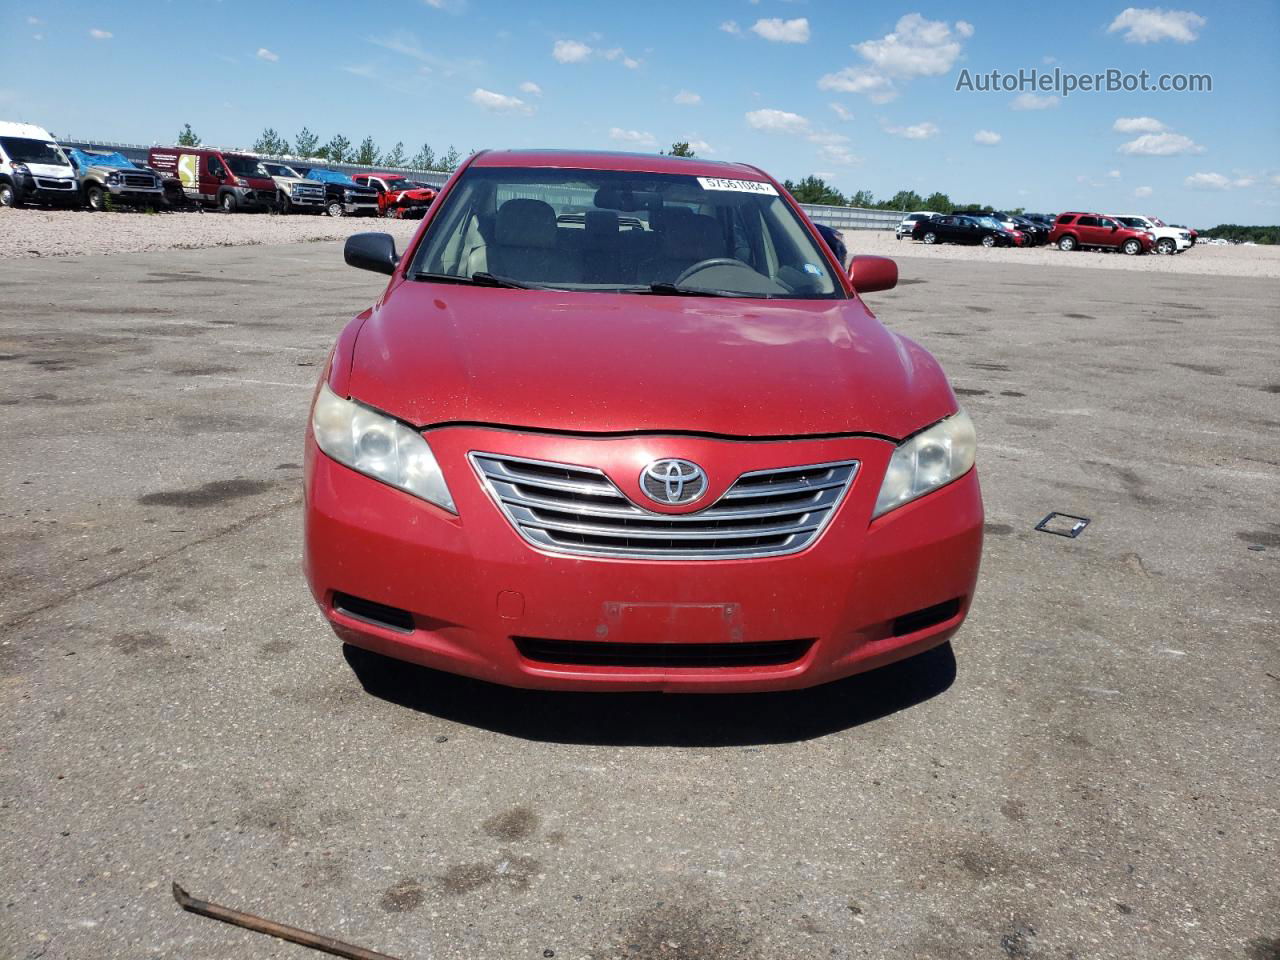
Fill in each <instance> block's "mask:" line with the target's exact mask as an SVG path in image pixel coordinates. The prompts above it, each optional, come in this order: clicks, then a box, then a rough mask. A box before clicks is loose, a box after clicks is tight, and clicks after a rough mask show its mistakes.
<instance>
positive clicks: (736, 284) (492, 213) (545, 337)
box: [305, 151, 982, 692]
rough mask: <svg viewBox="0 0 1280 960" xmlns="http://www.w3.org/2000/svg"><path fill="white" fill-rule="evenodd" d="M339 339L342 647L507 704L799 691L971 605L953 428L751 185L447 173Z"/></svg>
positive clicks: (329, 449) (318, 543) (321, 541)
mask: <svg viewBox="0 0 1280 960" xmlns="http://www.w3.org/2000/svg"><path fill="white" fill-rule="evenodd" d="M346 260H347V262H348V263H349V264H351V265H352V266H356V267H362V268H366V269H370V270H375V271H380V272H383V273H386V274H388V275H389V276H390V280H389V282H388V284H387V287H386V290H385V291H384V292H383V293H382V295H381V297H380V298H379V299H378V301H377V302H376V303H375V304H374V305H373V306H372V307H371V308H370V309H368V310H366V311H365V312H364V313H362V314H360V315H359V316H358V317H356V318H355V319H354V320H352V321H351V322H350V323H349V324H348V325H347V326H346V328H345V329H344V330H343V331H342V333H341V335H340V336H339V337H338V341H337V343H336V344H335V346H334V348H333V351H332V352H331V354H330V356H329V359H328V362H327V363H326V364H325V370H324V373H323V375H322V376H321V378H320V382H319V384H318V386H317V389H316V393H315V397H314V400H313V405H312V410H311V420H310V426H309V429H308V431H307V438H306V559H305V565H306V572H307V578H308V580H309V582H310V585H311V590H312V593H313V594H314V596H315V599H316V602H317V603H318V604H319V605H320V608H321V610H322V611H323V613H324V615H325V617H326V618H328V620H329V622H330V623H331V624H332V626H333V629H334V631H335V632H336V633H337V634H338V636H339V637H340V638H341V639H342V640H343V641H345V642H347V643H350V644H355V645H356V646H359V647H363V648H366V649H368V650H372V651H375V652H377V653H381V654H384V655H387V656H390V657H394V658H399V659H401V660H406V661H411V662H413V663H417V664H422V665H424V666H427V667H433V668H437V669H440V670H446V671H451V672H455V673H460V674H467V675H470V676H472V677H479V678H482V679H484V680H490V681H494V682H497V683H503V684H510V685H513V686H520V687H542V688H550V689H561V690H589V689H590V690H668V691H707V692H714V691H746V690H777V689H786V688H795V687H805V686H810V685H813V684H818V683H823V682H826V681H830V680H835V679H837V678H840V677H845V676H848V675H850V674H853V673H858V672H860V671H863V670H868V669H871V668H873V667H878V666H881V665H883V664H886V663H889V662H891V661H894V660H899V659H902V658H904V657H908V656H911V655H913V654H916V653H919V652H921V651H924V650H926V649H928V648H930V647H933V646H936V645H938V644H940V643H942V642H944V641H945V640H947V639H948V638H949V637H950V636H951V635H952V634H953V633H955V631H956V630H957V629H958V628H959V626H960V624H961V622H962V621H963V620H964V617H965V615H966V614H967V612H968V609H969V603H970V600H971V598H972V596H973V590H974V583H975V580H976V578H977V573H978V563H979V558H980V554H981V549H982V498H981V493H980V491H979V488H978V478H977V474H976V472H975V469H974V448H975V439H974V430H973V425H972V423H971V422H970V420H969V417H968V416H967V415H966V414H965V413H964V411H963V410H961V409H960V408H959V407H958V406H957V404H956V398H955V395H954V394H953V393H952V390H951V387H950V386H949V385H948V383H947V379H946V377H945V375H944V374H943V372H942V370H941V369H940V367H939V366H938V363H937V361H935V360H934V358H933V357H932V356H930V355H929V353H927V352H926V351H925V350H924V349H923V348H922V347H920V346H919V345H918V344H916V343H914V342H912V341H911V340H909V339H907V338H906V337H903V336H901V335H899V334H895V333H892V332H890V331H889V330H886V329H885V328H884V327H883V326H881V325H880V323H879V321H877V320H876V318H875V317H874V316H873V315H872V314H871V313H870V311H868V310H867V308H866V306H865V305H864V304H863V302H862V301H861V299H860V298H859V294H860V293H866V292H868V291H872V290H882V289H887V288H888V287H891V286H893V285H894V283H896V280H897V268H896V266H895V265H894V264H893V262H892V261H889V260H884V259H882V258H876V257H854V258H853V262H852V265H851V268H850V272H846V271H845V269H844V267H843V265H842V264H840V263H839V262H838V261H837V260H836V259H835V258H834V257H833V256H832V254H831V252H830V250H829V249H828V248H827V247H826V246H825V245H824V244H823V242H822V240H821V239H820V238H819V235H818V234H817V232H816V231H815V230H814V227H813V225H812V224H811V223H810V222H809V221H808V219H807V218H806V217H805V215H804V213H803V212H802V211H801V210H800V208H799V207H798V206H797V205H796V204H795V202H794V201H793V200H792V198H791V197H790V196H789V195H788V194H787V193H786V191H785V190H783V189H782V188H781V187H780V186H779V185H778V183H777V181H775V180H773V179H772V178H771V177H769V176H768V175H767V174H765V173H763V172H761V171H760V170H758V169H756V168H755V167H752V166H747V165H739V164H725V163H710V162H705V161H702V160H692V159H684V158H679V157H663V156H639V155H624V154H614V153H569V152H547V151H520V152H515V151H497V152H484V153H479V154H476V155H475V156H473V157H472V158H471V159H470V160H469V161H468V162H467V163H466V164H465V165H464V166H463V167H462V168H461V169H460V170H458V172H457V173H456V174H455V175H454V177H453V178H452V179H451V180H450V182H449V183H448V184H447V185H446V186H445V188H444V189H443V190H442V191H441V193H440V195H439V196H438V197H437V198H436V200H435V202H434V203H433V205H432V207H431V209H430V210H429V211H428V213H427V216H426V218H425V219H424V221H423V223H422V225H421V227H420V228H419V230H418V231H417V233H416V235H415V236H414V238H413V240H412V241H411V242H410V244H409V247H408V249H407V250H405V251H404V252H403V254H402V255H401V254H398V253H397V251H396V250H395V246H394V243H393V240H392V238H391V237H390V236H388V235H386V234H377V233H366V234H358V235H356V236H353V237H351V238H350V239H349V240H348V241H347V246H346Z"/></svg>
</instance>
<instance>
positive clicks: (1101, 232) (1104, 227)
mask: <svg viewBox="0 0 1280 960" xmlns="http://www.w3.org/2000/svg"><path fill="white" fill-rule="evenodd" d="M1119 227H1120V223H1119V222H1118V221H1116V220H1112V219H1111V218H1110V217H1099V218H1098V241H1097V242H1098V244H1099V246H1103V247H1114V246H1116V244H1117V243H1118V242H1119V238H1118V237H1117V236H1116V232H1117V231H1118V229H1119Z"/></svg>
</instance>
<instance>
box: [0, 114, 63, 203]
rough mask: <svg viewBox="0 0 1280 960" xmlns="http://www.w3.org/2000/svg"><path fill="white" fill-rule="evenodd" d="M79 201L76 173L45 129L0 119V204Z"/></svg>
mask: <svg viewBox="0 0 1280 960" xmlns="http://www.w3.org/2000/svg"><path fill="white" fill-rule="evenodd" d="M25 203H40V204H54V205H58V206H65V207H71V206H76V205H77V204H79V203H80V191H79V189H78V188H77V185H76V173H75V171H74V170H73V169H71V164H70V163H69V162H68V161H67V155H66V154H65V153H63V151H62V148H61V147H60V146H58V144H57V143H55V142H54V140H53V137H52V136H51V135H50V134H49V131H48V130H45V129H44V128H43V127H37V126H36V125H35V124H34V123H9V122H8V121H0V207H20V206H22V205H23V204H25Z"/></svg>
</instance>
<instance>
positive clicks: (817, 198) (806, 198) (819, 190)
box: [782, 174, 845, 207]
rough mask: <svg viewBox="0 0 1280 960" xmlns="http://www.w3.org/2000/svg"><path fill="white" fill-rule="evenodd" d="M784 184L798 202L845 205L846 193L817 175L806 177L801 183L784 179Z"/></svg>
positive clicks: (835, 205)
mask: <svg viewBox="0 0 1280 960" xmlns="http://www.w3.org/2000/svg"><path fill="white" fill-rule="evenodd" d="M782 185H783V186H784V187H786V188H787V192H788V193H790V194H791V195H792V196H793V197H795V198H796V202H797V203H822V204H827V205H828V206H834V207H843V206H845V197H844V194H843V193H841V192H840V191H839V190H837V189H836V188H835V187H832V186H830V185H829V184H828V183H827V182H826V181H825V180H823V179H822V178H821V177H816V176H814V175H813V174H810V175H809V176H807V177H805V178H804V179H803V180H801V181H800V182H799V183H792V182H791V181H790V180H784V181H783V182H782Z"/></svg>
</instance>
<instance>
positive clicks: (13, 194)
mask: <svg viewBox="0 0 1280 960" xmlns="http://www.w3.org/2000/svg"><path fill="white" fill-rule="evenodd" d="M20 206H22V198H21V197H20V196H18V191H17V190H15V189H14V187H13V184H11V183H0V207H8V208H10V209H17V208H18V207H20Z"/></svg>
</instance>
